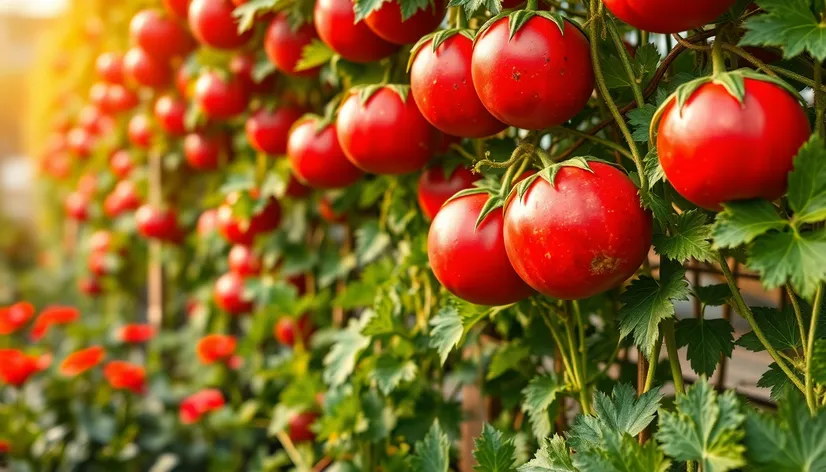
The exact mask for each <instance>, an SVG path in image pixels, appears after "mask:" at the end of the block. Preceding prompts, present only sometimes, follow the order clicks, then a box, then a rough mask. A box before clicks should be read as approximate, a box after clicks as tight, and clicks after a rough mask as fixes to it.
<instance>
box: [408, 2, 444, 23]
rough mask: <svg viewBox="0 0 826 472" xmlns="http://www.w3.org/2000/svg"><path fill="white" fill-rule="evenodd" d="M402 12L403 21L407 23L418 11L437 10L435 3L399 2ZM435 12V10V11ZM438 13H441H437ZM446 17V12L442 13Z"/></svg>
mask: <svg viewBox="0 0 826 472" xmlns="http://www.w3.org/2000/svg"><path fill="white" fill-rule="evenodd" d="M397 1H398V2H399V6H400V7H401V10H402V21H407V20H408V19H409V18H410V17H411V16H413V15H415V14H416V12H417V11H419V10H424V9H427V8H433V9H435V8H436V4H435V2H431V1H430V0H397ZM434 11H435V10H434ZM436 13H440V12H438V11H436ZM441 14H442V16H443V17H444V14H445V12H444V10H443V11H441Z"/></svg>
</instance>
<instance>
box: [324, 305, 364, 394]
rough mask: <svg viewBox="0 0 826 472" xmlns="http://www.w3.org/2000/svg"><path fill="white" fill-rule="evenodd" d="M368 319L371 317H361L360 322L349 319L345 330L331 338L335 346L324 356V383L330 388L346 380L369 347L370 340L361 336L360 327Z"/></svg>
mask: <svg viewBox="0 0 826 472" xmlns="http://www.w3.org/2000/svg"><path fill="white" fill-rule="evenodd" d="M370 318H372V317H371V316H364V315H362V318H361V320H358V319H351V320H350V323H349V324H348V325H347V329H344V330H341V331H339V332H337V333H336V334H335V335H334V336H333V339H334V341H335V344H333V347H331V348H330V352H328V353H327V355H326V356H324V382H326V383H327V384H328V385H330V386H331V387H336V386H338V385H341V384H343V383H344V382H345V381H346V380H347V378H348V377H349V376H350V374H352V373H353V369H355V367H356V359H357V358H358V355H359V354H360V353H361V351H363V350H365V349H366V348H367V346H369V345H370V338H369V337H367V336H363V335H362V334H361V330H362V327H363V326H362V325H363V324H366V323H367V322H368V321H369V320H370Z"/></svg>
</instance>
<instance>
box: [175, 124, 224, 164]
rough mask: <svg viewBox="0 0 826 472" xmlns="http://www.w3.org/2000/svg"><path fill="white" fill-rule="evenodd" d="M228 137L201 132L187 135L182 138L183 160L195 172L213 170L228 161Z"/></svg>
mask: <svg viewBox="0 0 826 472" xmlns="http://www.w3.org/2000/svg"><path fill="white" fill-rule="evenodd" d="M230 157H231V156H230V143H229V137H228V136H227V135H225V134H223V133H221V134H207V133H203V132H194V133H189V134H187V135H186V138H184V158H186V162H187V163H188V164H189V165H190V166H191V167H192V168H193V169H197V170H214V169H217V168H218V167H219V165H220V164H222V163H226V162H229V160H230Z"/></svg>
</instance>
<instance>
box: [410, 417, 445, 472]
mask: <svg viewBox="0 0 826 472" xmlns="http://www.w3.org/2000/svg"><path fill="white" fill-rule="evenodd" d="M415 451H416V452H415V453H414V454H413V455H412V456H411V457H410V460H411V463H412V464H413V469H414V470H416V471H417V472H447V471H448V467H449V466H450V442H449V441H448V438H447V434H445V433H444V431H442V427H441V426H440V425H439V420H436V421H435V422H433V426H431V427H430V431H428V432H427V436H425V438H424V440H422V441H418V442H416V447H415Z"/></svg>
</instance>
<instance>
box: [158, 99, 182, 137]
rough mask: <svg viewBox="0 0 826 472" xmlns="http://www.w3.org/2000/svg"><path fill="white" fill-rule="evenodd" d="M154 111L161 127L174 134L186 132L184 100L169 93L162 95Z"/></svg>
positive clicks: (179, 134)
mask: <svg viewBox="0 0 826 472" xmlns="http://www.w3.org/2000/svg"><path fill="white" fill-rule="evenodd" d="M154 111H155V121H157V122H158V124H159V125H160V127H161V129H163V130H164V131H166V132H167V133H169V134H171V135H174V136H181V135H184V134H186V124H185V122H186V102H184V101H183V100H180V99H178V98H176V97H175V96H174V95H171V94H166V95H162V96H161V97H160V98H158V100H157V101H156V102H155V109H154Z"/></svg>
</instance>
